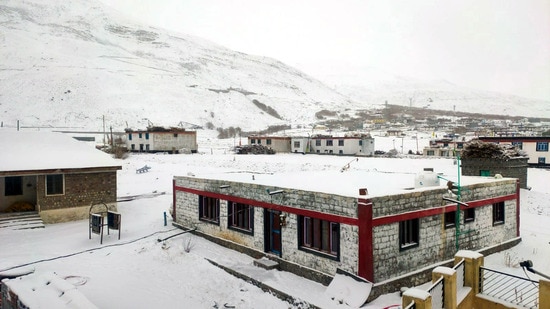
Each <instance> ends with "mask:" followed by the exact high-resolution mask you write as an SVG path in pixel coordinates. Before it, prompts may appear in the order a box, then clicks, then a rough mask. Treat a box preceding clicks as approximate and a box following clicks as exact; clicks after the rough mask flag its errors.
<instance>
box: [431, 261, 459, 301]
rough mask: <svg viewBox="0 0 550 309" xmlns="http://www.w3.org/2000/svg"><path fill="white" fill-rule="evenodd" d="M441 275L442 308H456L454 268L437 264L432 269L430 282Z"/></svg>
mask: <svg viewBox="0 0 550 309" xmlns="http://www.w3.org/2000/svg"><path fill="white" fill-rule="evenodd" d="M442 276H443V295H444V297H443V308H456V299H457V297H456V270H454V269H452V268H450V267H443V266H439V267H436V268H435V269H434V270H433V271H432V282H436V281H437V280H438V279H439V278H441V277H442Z"/></svg>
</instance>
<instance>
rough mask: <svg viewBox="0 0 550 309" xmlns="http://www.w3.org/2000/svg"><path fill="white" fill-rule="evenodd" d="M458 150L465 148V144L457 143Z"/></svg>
mask: <svg viewBox="0 0 550 309" xmlns="http://www.w3.org/2000/svg"><path fill="white" fill-rule="evenodd" d="M456 148H457V149H462V148H464V143H456Z"/></svg>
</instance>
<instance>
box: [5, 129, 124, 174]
mask: <svg viewBox="0 0 550 309" xmlns="http://www.w3.org/2000/svg"><path fill="white" fill-rule="evenodd" d="M0 145H2V150H1V151H0V172H11V171H14V172H16V171H29V170H47V169H68V168H94V167H120V164H118V163H117V162H116V160H114V159H113V158H112V157H111V156H110V155H108V154H106V153H104V152H102V151H100V150H97V149H95V148H94V146H93V145H90V144H87V143H85V142H79V141H77V140H75V139H74V138H72V137H70V136H68V135H64V134H62V133H52V132H21V131H15V132H13V131H7V132H2V131H0Z"/></svg>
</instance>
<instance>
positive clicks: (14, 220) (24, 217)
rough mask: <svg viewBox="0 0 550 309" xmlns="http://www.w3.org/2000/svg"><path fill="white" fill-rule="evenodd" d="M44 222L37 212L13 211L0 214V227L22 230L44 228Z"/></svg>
mask: <svg viewBox="0 0 550 309" xmlns="http://www.w3.org/2000/svg"><path fill="white" fill-rule="evenodd" d="M44 227H45V226H44V222H43V221H42V218H40V215H39V214H38V213H37V212H14V213H4V214H0V229H2V228H6V229H10V230H23V229H35V228H44Z"/></svg>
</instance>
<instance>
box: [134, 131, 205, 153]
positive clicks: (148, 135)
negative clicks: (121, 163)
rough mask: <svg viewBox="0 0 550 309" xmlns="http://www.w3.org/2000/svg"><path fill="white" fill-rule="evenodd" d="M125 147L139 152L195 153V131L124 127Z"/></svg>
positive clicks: (196, 147)
mask: <svg viewBox="0 0 550 309" xmlns="http://www.w3.org/2000/svg"><path fill="white" fill-rule="evenodd" d="M126 147H127V148H128V150H129V151H139V152H169V153H196V152H197V149H198V145H197V131H187V130H186V129H182V128H176V127H171V128H164V127H148V128H147V129H146V130H136V131H134V130H132V129H126Z"/></svg>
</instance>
